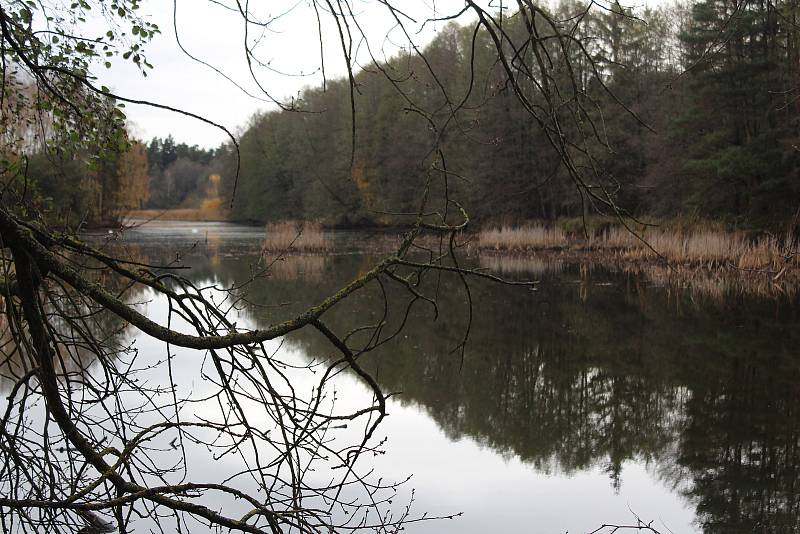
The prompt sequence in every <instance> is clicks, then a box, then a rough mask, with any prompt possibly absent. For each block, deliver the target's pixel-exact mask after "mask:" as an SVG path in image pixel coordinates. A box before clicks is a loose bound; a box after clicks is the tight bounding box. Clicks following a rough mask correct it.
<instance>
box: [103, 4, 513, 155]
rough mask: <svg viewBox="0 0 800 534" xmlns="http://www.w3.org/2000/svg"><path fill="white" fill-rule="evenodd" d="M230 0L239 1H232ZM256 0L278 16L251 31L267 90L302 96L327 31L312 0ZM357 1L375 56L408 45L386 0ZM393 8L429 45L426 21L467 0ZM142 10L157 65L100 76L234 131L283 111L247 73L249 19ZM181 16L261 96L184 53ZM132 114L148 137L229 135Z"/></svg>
mask: <svg viewBox="0 0 800 534" xmlns="http://www.w3.org/2000/svg"><path fill="white" fill-rule="evenodd" d="M499 2H500V0H494V2H492V1H490V0H487V1H486V2H482V4H484V5H485V6H489V5H490V4H493V3H494V4H496V5H497V6H499ZM228 3H230V4H232V5H235V2H232V1H230V0H228ZM242 3H243V4H244V3H245V1H244V0H243V1H242ZM324 3H325V2H321V4H324ZM508 3H509V2H508V0H506V4H508ZM258 4H259V5H260V6H264V5H266V6H267V8H262V10H261V11H258V10H255V11H254V12H253V14H252V16H253V17H258V18H259V20H262V21H263V20H268V19H270V18H274V17H277V19H276V20H273V21H272V22H271V23H270V24H269V26H268V29H266V30H264V29H263V28H259V27H258V26H257V25H250V26H249V27H248V28H247V31H248V34H249V35H248V37H247V41H248V43H249V44H250V45H251V46H252V45H254V44H256V43H257V45H256V48H255V53H256V55H257V58H258V59H259V60H260V61H261V62H263V63H264V66H257V65H256V66H254V71H255V74H256V76H257V79H258V81H259V83H260V85H261V86H262V87H263V89H265V90H267V91H268V92H269V93H270V95H271V96H272V97H274V98H278V99H280V100H283V101H285V100H287V99H289V98H291V97H292V96H293V95H297V93H298V92H299V91H300V90H301V89H302V88H303V87H306V86H315V85H319V84H320V83H321V80H322V73H321V70H320V40H319V31H318V27H317V19H316V17H315V15H314V10H313V7H312V6H311V5H310V3H309V2H308V0H288V1H286V0H278V1H274V0H273V1H268V2H263V1H262V2H258ZM332 4H334V5H336V2H335V1H333V0H332ZM351 5H352V7H353V10H354V12H355V14H356V17H357V20H358V21H359V24H360V25H361V30H363V31H364V32H365V33H366V34H367V36H368V38H369V39H368V40H369V45H370V49H371V51H372V53H373V54H375V55H376V56H377V57H384V56H389V55H392V54H395V53H396V52H397V51H398V49H399V48H400V47H404V46H408V38H407V37H405V35H404V34H403V32H402V31H401V30H400V29H399V28H397V27H395V26H396V25H395V23H394V21H393V20H392V17H391V15H390V13H389V11H388V9H387V8H386V7H385V6H383V5H381V4H380V2H378V1H374V0H370V1H367V0H351ZM395 5H396V6H397V7H398V8H400V9H403V10H404V12H405V13H407V14H408V15H409V16H411V17H413V18H414V19H415V20H416V21H417V23H416V24H415V23H412V22H410V21H408V20H407V19H403V20H404V22H406V23H408V29H409V30H412V31H413V33H412V37H413V39H414V41H415V42H416V43H418V44H424V43H427V42H429V41H430V39H431V38H432V37H433V35H434V34H435V32H436V31H437V30H439V29H441V28H442V27H443V25H444V23H442V22H438V23H435V24H428V25H426V26H425V28H424V30H423V31H422V32H421V33H417V31H418V30H419V27H420V23H421V22H423V21H424V20H425V19H427V18H431V17H434V15H436V16H442V15H445V14H454V13H457V12H458V11H459V10H460V9H461V8H462V7H463V5H464V2H463V0H436V1H434V0H402V1H401V0H395ZM143 8H147V9H149V11H147V12H146V13H145V15H146V16H147V17H148V18H149V19H150V20H151V22H155V23H156V24H158V25H159V27H160V28H161V31H162V34H161V35H158V36H156V37H155V38H154V40H153V41H152V42H151V43H150V45H149V46H148V49H147V57H148V59H149V61H150V62H151V63H152V64H153V65H154V67H155V69H154V70H152V71H150V72H151V74H150V75H149V76H148V77H147V78H143V77H142V76H141V74H139V73H138V71H136V69H134V68H132V67H131V65H129V64H127V62H124V61H122V60H121V59H118V60H117V61H116V62H115V64H114V66H113V67H112V68H111V69H110V70H105V69H102V68H100V69H99V70H98V71H97V72H96V74H97V75H98V76H99V78H100V82H101V83H103V84H104V85H107V86H108V87H111V88H112V89H113V90H114V91H115V92H116V93H118V94H120V95H122V96H127V97H131V98H137V99H146V100H151V101H155V102H159V103H161V104H166V105H169V106H173V107H177V108H180V109H183V110H186V111H189V112H193V113H197V114H200V115H203V116H205V117H206V118H208V119H210V120H212V121H214V122H217V123H220V124H222V125H224V126H225V127H227V128H229V129H230V130H231V131H233V132H236V131H238V130H240V129H241V127H242V126H243V125H244V124H246V122H247V120H248V118H249V117H251V116H252V115H253V113H255V112H256V111H258V110H265V109H275V106H274V104H271V103H270V102H269V99H268V98H267V97H266V96H265V95H264V93H263V92H262V91H261V90H260V89H259V87H258V86H257V84H256V82H255V81H254V80H253V78H252V76H251V75H250V73H249V71H248V66H247V61H246V58H245V53H244V43H245V24H244V22H243V19H242V16H241V15H240V14H239V13H238V12H236V11H234V10H231V9H229V8H225V7H224V6H223V5H221V3H218V2H215V1H213V0H175V3H173V1H169V0H166V1H165V0H158V1H154V2H145V3H143ZM173 10H175V14H176V17H175V18H173ZM287 11H288V12H287ZM284 13H285V14H284ZM320 15H321V18H322V19H323V27H322V35H323V39H322V43H323V50H324V58H325V68H326V74H327V76H328V77H329V78H330V77H341V76H343V75H345V74H346V70H345V63H344V60H343V56H342V51H341V44H340V42H339V39H338V30H337V28H336V25H335V23H334V21H333V19H332V17H331V16H330V14H328V13H325V12H322V11H321V12H320ZM471 19H472V17H468V18H464V19H463V20H464V21H467V20H471ZM173 21H175V22H176V26H177V30H178V31H177V35H178V37H179V39H180V43H181V44H182V45H183V47H184V48H185V49H186V51H187V52H189V53H190V54H192V55H193V56H195V57H197V58H199V59H202V60H203V61H206V62H208V63H210V64H211V65H213V66H214V67H216V68H217V69H219V70H220V71H222V72H223V73H225V75H227V76H228V77H230V78H231V79H233V80H235V81H236V82H237V83H238V84H239V85H241V86H242V87H243V88H244V89H245V90H246V91H248V92H249V93H250V94H251V95H253V96H248V95H247V94H246V93H245V92H244V91H242V90H241V89H239V88H237V87H236V86H235V85H234V84H233V83H231V82H230V81H228V80H226V79H225V77H223V76H222V75H220V74H218V73H216V72H214V71H213V70H212V69H210V68H208V67H206V66H204V65H201V64H200V63H198V62H196V61H193V60H192V59H191V58H190V57H188V56H187V55H186V54H185V53H184V52H183V51H181V49H180V47H179V45H178V41H177V40H176V33H175V31H174V26H173ZM351 31H352V32H357V31H358V29H357V28H355V27H352V28H351ZM358 44H359V39H358V37H356V36H354V46H356V45H358ZM358 57H359V58H360V60H362V61H363V60H366V59H367V58H368V52H367V48H366V46H365V45H364V43H361V46H360V47H359V48H358ZM127 114H128V117H129V120H130V122H131V129H132V131H133V133H134V135H135V136H136V137H139V138H141V139H144V140H148V139H150V138H151V137H153V136H159V137H166V136H167V135H169V134H172V135H173V136H174V137H175V139H176V140H178V141H179V142H186V143H189V144H198V145H201V146H205V147H216V146H218V145H219V144H220V143H222V142H223V141H224V140H225V139H226V136H225V134H224V132H222V131H220V130H218V129H215V128H213V127H211V126H207V125H205V124H203V123H200V122H198V121H196V120H192V119H187V118H184V117H181V116H179V115H176V114H174V113H170V112H166V111H161V110H157V109H153V108H148V107H145V106H133V105H129V106H128V107H127Z"/></svg>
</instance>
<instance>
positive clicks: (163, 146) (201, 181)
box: [145, 135, 225, 209]
mask: <svg viewBox="0 0 800 534" xmlns="http://www.w3.org/2000/svg"><path fill="white" fill-rule="evenodd" d="M217 152H218V151H217V150H214V149H204V148H201V147H199V146H197V145H192V146H190V145H187V144H186V143H176V142H175V139H173V138H172V136H171V135H170V136H167V137H166V138H164V139H161V138H158V137H154V138H153V139H152V140H151V141H150V143H149V144H148V145H147V166H148V173H149V176H150V197H149V199H148V201H147V203H146V204H145V207H146V208H153V209H168V208H174V207H178V206H187V205H194V204H197V203H198V202H199V201H200V200H201V199H202V198H203V197H204V196H205V189H206V186H207V184H208V178H209V175H211V174H214V172H215V169H216V167H217V162H216V160H215V157H216V154H217ZM219 152H221V153H224V152H225V149H224V148H221V149H219Z"/></svg>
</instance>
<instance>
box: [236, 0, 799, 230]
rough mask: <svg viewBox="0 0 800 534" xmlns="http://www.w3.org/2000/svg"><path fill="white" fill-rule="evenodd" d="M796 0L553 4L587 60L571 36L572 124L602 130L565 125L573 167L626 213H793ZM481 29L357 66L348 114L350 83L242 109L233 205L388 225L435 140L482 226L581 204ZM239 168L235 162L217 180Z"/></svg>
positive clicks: (264, 212)
mask: <svg viewBox="0 0 800 534" xmlns="http://www.w3.org/2000/svg"><path fill="white" fill-rule="evenodd" d="M797 11H798V8H797V5H796V3H795V2H788V1H782V2H778V3H771V2H748V3H745V4H736V3H732V2H728V1H727V0H705V1H700V2H696V3H675V4H671V5H662V6H660V7H658V8H654V9H645V10H644V11H642V12H637V13H634V12H632V11H630V10H629V9H626V8H623V7H622V6H621V5H620V4H618V3H617V4H614V5H613V6H612V8H611V9H609V10H602V9H600V10H591V11H588V12H587V10H586V6H585V5H584V4H583V3H579V2H574V1H570V0H563V1H561V2H560V3H559V4H557V5H556V7H555V8H554V11H553V18H554V19H556V20H559V21H563V22H562V23H561V24H563V26H564V31H565V32H566V33H568V34H571V35H574V36H575V38H576V39H579V41H580V43H583V46H585V47H586V48H587V49H588V52H589V53H590V54H591V57H593V58H594V59H595V61H594V62H589V61H585V60H583V58H582V57H580V54H579V53H578V50H577V47H578V44H575V45H574V47H575V48H576V54H575V56H576V57H575V60H574V62H573V63H572V64H573V66H574V67H575V68H577V69H579V72H575V73H573V78H574V80H576V82H575V83H579V84H581V85H582V86H581V87H579V88H578V94H580V95H582V97H583V98H585V100H586V102H585V106H584V108H583V109H586V110H588V115H590V116H587V117H585V119H587V120H584V121H583V125H584V127H585V128H589V124H590V123H589V121H588V119H593V120H592V122H591V124H593V125H596V127H597V128H598V129H601V131H600V132H599V135H598V136H597V139H590V138H589V137H588V136H584V135H582V132H578V131H575V132H564V135H565V136H567V137H570V138H578V137H579V136H580V137H581V138H583V139H584V140H585V143H586V146H585V147H581V148H582V149H585V155H584V158H583V161H582V162H581V164H582V165H584V166H585V167H586V168H591V169H592V170H593V174H592V177H593V179H594V180H595V183H594V184H592V185H593V186H594V187H598V188H601V187H602V188H604V190H607V191H609V192H610V194H611V195H613V198H614V200H615V202H616V203H617V205H618V206H619V207H620V208H621V209H622V210H624V211H625V212H626V213H629V214H632V215H635V216H650V217H656V218H674V217H681V218H689V219H698V218H702V219H715V220H721V221H724V222H726V223H729V224H731V225H740V226H746V227H758V228H766V227H773V226H779V225H782V224H784V223H785V222H786V221H787V220H788V219H790V218H791V217H792V215H793V214H794V213H795V212H796V210H797V209H798V207H800V206H798V199H800V182H798V176H797V173H798V164H799V163H800V160H799V159H798V146H797V143H798V117H799V115H798V107H800V102H799V101H798V96H800V95H798V94H797V81H798V77H799V76H800V63H799V62H798V50H799V49H798V46H799V45H800V42H799V41H798V35H799V34H798V28H797V25H796V23H795V21H796V19H797ZM620 14H624V15H625V16H620ZM505 23H506V28H505V29H506V32H507V33H508V35H510V36H513V35H515V34H516V35H522V34H525V32H526V30H525V28H524V27H523V24H524V21H523V20H522V19H521V18H520V17H517V16H515V15H510V16H508V17H507V19H506V21H505ZM490 39H491V37H490V35H489V34H488V32H486V31H485V30H483V29H480V28H479V29H478V30H476V31H474V32H473V30H472V29H470V28H464V27H460V26H458V25H455V24H450V25H448V26H446V27H444V28H443V29H442V31H440V32H439V33H438V35H437V37H436V38H435V39H434V40H433V42H431V43H430V44H429V45H428V46H427V48H426V49H425V50H424V52H423V54H424V58H422V57H420V56H417V55H416V54H414V53H413V51H411V53H409V54H406V55H403V54H400V55H398V56H396V57H394V58H392V59H391V60H390V61H388V62H385V63H378V62H376V63H374V64H372V65H369V66H365V67H364V68H363V69H362V71H361V72H360V73H358V74H357V75H356V76H355V84H356V89H357V90H356V92H355V95H354V97H355V104H356V110H357V112H356V114H355V116H354V117H351V107H350V104H349V84H348V83H347V81H346V80H340V81H338V82H332V83H328V84H327V85H326V87H324V88H322V87H314V88H307V89H306V90H305V91H303V92H302V95H301V97H300V99H299V100H298V101H297V111H301V113H297V112H294V111H279V112H265V113H261V114H257V115H254V116H253V117H252V119H251V121H250V124H249V125H248V127H247V128H246V130H245V131H244V133H243V135H242V136H241V175H240V177H239V185H238V187H239V194H237V195H236V199H235V202H234V204H233V207H232V210H231V212H230V218H231V219H232V220H236V221H251V222H265V221H270V220H275V219H285V218H303V219H314V220H320V221H322V222H323V223H325V224H328V225H336V226H360V225H375V224H386V223H389V222H390V221H392V220H396V218H393V214H402V213H410V212H414V206H415V204H416V202H417V200H418V194H419V193H418V192H419V190H420V187H421V186H422V184H423V183H424V182H425V180H426V176H427V174H428V173H429V172H431V171H435V170H436V169H435V168H434V167H435V155H434V153H433V151H432V149H431V147H432V146H437V147H441V149H442V153H443V154H445V155H446V157H447V159H446V164H447V167H448V171H449V173H450V176H451V177H452V179H451V183H450V186H451V188H452V191H453V192H454V194H453V196H454V197H455V198H459V200H461V201H463V203H464V205H465V207H466V211H467V212H468V213H469V214H470V215H471V217H472V218H473V220H475V221H477V222H479V223H486V222H504V223H506V222H507V223H512V224H513V223H515V222H519V221H523V220H530V219H544V220H554V219H557V218H561V217H575V216H580V215H582V214H583V212H584V210H586V211H587V212H591V211H592V209H593V206H591V205H589V206H584V205H583V204H582V202H581V195H580V194H578V192H577V191H576V187H575V184H574V183H572V182H571V181H570V180H569V179H568V176H567V171H566V169H565V168H564V165H563V163H562V161H561V160H560V159H559V156H558V154H557V153H555V152H554V151H553V150H552V149H551V148H550V146H549V145H548V139H547V138H546V135H545V133H544V132H543V131H542V129H541V128H539V127H537V125H536V124H535V123H534V121H532V120H531V117H530V116H529V115H528V114H527V111H526V110H524V109H521V107H520V106H519V105H518V104H517V102H516V99H515V95H514V94H513V91H512V88H511V87H510V84H509V83H508V81H507V77H506V75H505V72H504V70H503V68H502V65H500V64H499V61H498V56H497V53H496V52H495V51H494V48H493V43H492V42H490ZM520 41H522V39H520ZM576 43H577V41H576ZM559 53H560V49H557V48H556V47H555V46H554V47H552V51H551V52H550V54H551V57H549V58H548V60H549V61H551V62H553V63H558V59H557V57H556V56H557V54H559ZM425 61H427V62H428V63H429V64H430V65H431V67H432V69H431V70H432V71H434V72H436V73H437V76H436V77H435V78H434V77H433V76H431V74H430V71H429V70H428V69H427V68H426V66H425V65H424V64H423V62H425ZM440 86H442V87H444V88H445V89H446V90H445V91H442V90H440ZM445 94H447V95H450V98H447V97H445V96H443V95H445ZM462 99H463V102H461V103H460V104H459V100H462ZM534 105H536V102H535V101H534ZM418 109H433V110H438V111H437V112H435V113H433V114H431V115H430V116H429V117H428V116H423V115H422V114H421V113H419V112H417V111H416V110H418ZM454 109H455V110H456V113H455V114H452V113H451V112H452V110H454ZM353 119H354V121H355V126H354V127H353V123H352V120H353ZM428 121H430V124H426V122H428ZM578 124H579V125H580V123H578ZM353 129H354V131H355V143H354V147H353V150H352V153H351V133H352V132H351V130H353ZM233 177H234V173H233V172H232V166H231V165H230V163H229V164H228V166H227V170H225V171H224V172H223V185H224V191H225V192H226V193H227V194H228V195H230V194H231V191H232V183H233Z"/></svg>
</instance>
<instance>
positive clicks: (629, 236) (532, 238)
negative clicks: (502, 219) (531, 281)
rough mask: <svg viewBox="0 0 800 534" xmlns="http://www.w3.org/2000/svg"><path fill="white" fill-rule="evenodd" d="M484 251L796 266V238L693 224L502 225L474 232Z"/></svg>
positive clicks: (716, 264) (771, 269)
mask: <svg viewBox="0 0 800 534" xmlns="http://www.w3.org/2000/svg"><path fill="white" fill-rule="evenodd" d="M478 247H479V248H480V249H481V250H484V251H492V250H493V251H501V252H510V253H519V252H530V251H535V250H553V249H556V250H562V251H564V250H585V251H588V252H601V253H611V254H612V255H613V256H616V257H618V259H622V260H627V261H654V260H659V259H666V260H667V261H668V262H669V263H670V264H674V265H693V266H707V267H712V268H718V267H723V268H738V269H743V270H756V271H765V272H773V273H777V272H780V271H782V270H786V269H792V268H796V267H797V261H795V253H796V251H797V245H796V240H795V238H794V236H792V235H786V236H784V237H775V236H762V237H758V238H755V239H749V238H747V236H745V235H744V234H742V233H741V232H725V231H722V230H712V229H697V230H694V231H690V232H686V231H679V230H668V229H667V230H665V229H658V228H650V229H648V230H647V231H646V232H643V233H642V234H640V236H637V235H634V234H633V233H631V232H630V231H628V230H627V229H625V228H620V227H612V228H609V229H606V230H603V231H601V232H598V233H597V234H596V235H594V236H592V238H591V239H590V240H589V241H588V242H586V241H585V240H579V239H574V238H570V237H569V236H568V235H567V234H566V233H565V232H564V231H563V230H561V229H559V228H547V227H544V226H523V227H519V228H509V227H502V228H496V229H489V230H484V231H482V232H480V233H479V234H478Z"/></svg>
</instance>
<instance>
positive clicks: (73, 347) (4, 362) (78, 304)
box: [0, 270, 145, 393]
mask: <svg viewBox="0 0 800 534" xmlns="http://www.w3.org/2000/svg"><path fill="white" fill-rule="evenodd" d="M95 278H96V279H97V280H98V282H100V283H103V284H104V285H105V287H108V288H110V289H112V290H113V291H114V292H115V293H116V294H118V295H121V296H123V297H124V298H126V300H127V301H128V302H130V303H136V302H138V300H139V299H141V298H142V296H143V295H144V293H145V292H144V290H143V288H142V287H140V286H138V287H126V286H124V285H123V284H122V280H121V279H120V278H118V277H114V276H113V274H111V273H109V272H108V271H104V270H98V271H97V273H96V277H95ZM46 293H47V299H46V300H45V305H44V309H43V310H42V311H43V312H44V315H45V316H46V318H47V324H48V325H50V326H51V332H50V334H51V336H52V339H53V340H54V345H53V349H54V353H55V357H56V361H55V362H54V364H55V367H56V369H57V371H58V373H59V375H60V376H63V377H65V379H66V380H69V381H74V382H75V383H76V386H78V387H82V386H84V385H88V384H89V383H90V382H91V381H90V380H89V379H88V376H89V375H90V374H91V369H92V367H93V365H94V364H95V363H96V362H98V361H100V363H101V365H100V367H101V368H103V369H100V373H101V374H104V373H107V372H108V368H107V367H108V366H111V367H113V366H114V365H115V360H116V359H117V357H118V356H119V355H120V354H123V353H126V352H129V351H131V350H132V348H131V347H130V345H128V344H127V341H126V340H127V337H128V333H129V325H128V323H127V322H125V321H124V320H122V319H120V318H119V317H118V316H116V315H114V314H113V313H111V312H109V311H108V310H105V309H102V308H100V307H99V306H97V305H96V304H95V303H94V302H92V301H90V300H88V299H86V298H82V297H81V296H80V295H77V294H75V293H74V292H70V291H66V290H65V288H64V287H63V286H60V285H55V284H51V285H50V287H48V288H47V291H46ZM6 298H7V297H5V296H0V391H1V392H4V393H5V392H8V391H9V390H11V389H12V388H13V387H14V385H15V384H17V382H18V381H20V380H21V379H23V377H24V376H25V375H26V374H27V373H29V372H30V371H31V370H32V369H34V368H35V367H36V364H35V359H34V358H32V356H31V354H32V351H31V350H30V347H28V346H26V344H25V343H24V342H22V341H21V340H20V338H19V337H18V336H17V335H16V331H17V330H16V328H14V325H12V324H11V322H13V321H19V319H18V318H16V317H15V316H14V314H9V313H8V311H9V308H8V305H7V302H6ZM17 328H22V329H23V331H27V326H26V325H25V324H22V325H19V326H17ZM23 337H25V336H23ZM87 380H88V382H87ZM101 382H102V379H101Z"/></svg>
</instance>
